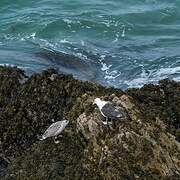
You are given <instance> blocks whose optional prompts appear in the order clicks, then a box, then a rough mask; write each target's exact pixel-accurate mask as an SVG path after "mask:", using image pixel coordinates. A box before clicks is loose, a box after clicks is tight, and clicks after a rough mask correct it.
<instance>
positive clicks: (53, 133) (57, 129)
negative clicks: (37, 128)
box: [39, 120, 69, 144]
mask: <svg viewBox="0 0 180 180" xmlns="http://www.w3.org/2000/svg"><path fill="white" fill-rule="evenodd" d="M68 123H69V121H68V120H63V121H57V122H55V123H53V124H51V125H50V126H49V127H48V128H47V130H46V131H45V132H44V134H43V135H42V136H41V137H40V138H39V139H40V140H41V141H42V140H45V139H46V138H48V137H54V142H55V143H56V144H57V143H59V141H56V139H57V136H58V135H59V134H60V133H61V132H62V131H63V130H64V129H65V127H66V126H67V124H68Z"/></svg>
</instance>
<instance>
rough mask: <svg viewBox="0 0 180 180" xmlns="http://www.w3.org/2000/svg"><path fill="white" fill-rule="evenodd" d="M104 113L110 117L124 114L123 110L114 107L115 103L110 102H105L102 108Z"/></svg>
mask: <svg viewBox="0 0 180 180" xmlns="http://www.w3.org/2000/svg"><path fill="white" fill-rule="evenodd" d="M101 111H102V113H103V114H104V115H105V116H106V117H109V118H119V117H121V116H122V114H121V112H120V111H119V110H118V109H116V108H115V107H114V105H113V104H112V103H110V102H108V103H107V104H105V105H104V106H103V107H102V109H101Z"/></svg>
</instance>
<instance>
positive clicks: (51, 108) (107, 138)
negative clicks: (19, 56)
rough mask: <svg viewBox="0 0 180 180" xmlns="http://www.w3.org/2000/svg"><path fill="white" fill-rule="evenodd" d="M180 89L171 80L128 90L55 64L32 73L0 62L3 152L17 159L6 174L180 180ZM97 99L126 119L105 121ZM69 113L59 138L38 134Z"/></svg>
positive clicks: (14, 176) (0, 149)
mask: <svg viewBox="0 0 180 180" xmlns="http://www.w3.org/2000/svg"><path fill="white" fill-rule="evenodd" d="M25 78H26V79H25ZM24 79H25V80H24ZM6 83H7V84H6ZM6 88H7V91H6ZM179 90H180V83H178V82H174V81H169V80H164V81H161V82H160V84H159V85H146V86H144V87H143V88H141V89H130V90H128V91H127V92H123V91H121V90H120V89H114V88H105V87H102V86H100V85H97V84H93V83H90V82H82V81H78V80H75V79H74V78H73V77H72V76H70V75H63V74H58V73H57V72H56V71H55V70H53V69H49V70H46V71H43V72H42V73H40V74H34V75H33V76H31V77H29V78H28V79H27V77H26V75H25V74H24V72H23V71H21V70H19V69H17V68H9V67H0V95H1V99H2V100H1V103H0V105H1V106H0V113H1V116H0V129H1V131H0V138H1V139H0V154H2V156H1V157H5V158H6V159H8V161H9V162H10V163H9V164H8V169H7V168H6V169H5V171H4V173H1V174H3V177H2V176H1V177H2V178H1V179H23V180H24V179H166V178H167V179H168V178H174V179H178V178H179V177H180V143H179V142H178V138H179V135H178V128H179V119H180V114H179V112H180V111H179V107H180V101H179V97H180V96H179V93H180V91H179ZM96 97H101V98H102V99H104V100H110V101H112V102H113V103H114V105H115V106H116V108H119V109H121V111H122V112H123V118H122V120H119V121H118V120H117V121H114V123H113V124H112V125H110V126H105V125H103V124H102V118H103V117H102V116H101V114H100V112H99V110H98V109H97V107H96V106H94V105H93V100H94V98H96ZM63 117H64V118H67V119H68V120H69V121H70V122H69V125H68V128H66V129H65V130H64V132H63V133H62V135H63V137H62V138H59V141H60V143H59V144H54V143H53V141H52V140H51V139H47V140H45V141H43V142H41V141H39V140H38V135H40V134H42V133H43V132H44V130H45V129H46V128H47V127H48V126H49V125H50V124H51V123H52V121H58V120H62V118H63ZM173 129H174V130H173ZM0 167H1V164H0Z"/></svg>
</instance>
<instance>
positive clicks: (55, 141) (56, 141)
mask: <svg viewBox="0 0 180 180" xmlns="http://www.w3.org/2000/svg"><path fill="white" fill-rule="evenodd" d="M53 139H54V143H55V144H58V143H59V142H60V141H58V140H56V139H57V136H55V137H54V138H53Z"/></svg>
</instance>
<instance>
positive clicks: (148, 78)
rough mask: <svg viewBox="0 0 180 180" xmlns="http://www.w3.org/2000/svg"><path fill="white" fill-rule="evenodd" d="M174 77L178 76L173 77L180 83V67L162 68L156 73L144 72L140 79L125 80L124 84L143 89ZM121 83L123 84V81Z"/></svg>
mask: <svg viewBox="0 0 180 180" xmlns="http://www.w3.org/2000/svg"><path fill="white" fill-rule="evenodd" d="M174 75H176V77H173V78H172V79H173V80H176V81H180V67H167V68H160V69H158V70H156V71H155V70H151V71H148V73H147V72H145V71H144V70H142V73H141V74H140V75H139V77H137V78H134V79H131V80H125V81H124V82H123V84H126V85H127V86H128V87H129V88H132V87H142V86H143V85H144V84H147V83H158V81H159V80H161V79H165V78H171V77H172V76H174ZM120 82H121V83H122V81H120Z"/></svg>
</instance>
